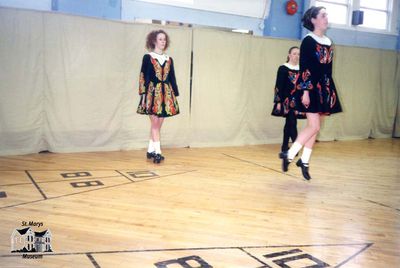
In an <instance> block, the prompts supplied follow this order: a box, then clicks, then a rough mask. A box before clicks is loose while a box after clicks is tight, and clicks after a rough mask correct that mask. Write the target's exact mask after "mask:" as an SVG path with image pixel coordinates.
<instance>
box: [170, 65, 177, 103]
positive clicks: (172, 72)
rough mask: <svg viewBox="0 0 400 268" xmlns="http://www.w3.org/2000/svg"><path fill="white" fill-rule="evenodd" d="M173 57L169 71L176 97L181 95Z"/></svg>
mask: <svg viewBox="0 0 400 268" xmlns="http://www.w3.org/2000/svg"><path fill="white" fill-rule="evenodd" d="M170 59H171V70H170V71H169V74H170V82H171V86H172V90H173V91H174V94H175V96H176V97H178V96H179V90H178V85H177V84H176V77H175V69H174V61H173V60H172V58H170Z"/></svg>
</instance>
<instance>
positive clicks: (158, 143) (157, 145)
mask: <svg viewBox="0 0 400 268" xmlns="http://www.w3.org/2000/svg"><path fill="white" fill-rule="evenodd" d="M153 144H154V150H155V151H156V154H161V144H160V142H159V141H155V142H153Z"/></svg>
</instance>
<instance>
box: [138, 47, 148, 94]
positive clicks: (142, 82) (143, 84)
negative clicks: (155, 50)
mask: <svg viewBox="0 0 400 268" xmlns="http://www.w3.org/2000/svg"><path fill="white" fill-rule="evenodd" d="M150 71H151V62H150V55H149V54H145V55H144V56H143V60H142V67H141V68H140V76H139V95H142V94H144V93H146V92H147V87H148V85H149V83H150Z"/></svg>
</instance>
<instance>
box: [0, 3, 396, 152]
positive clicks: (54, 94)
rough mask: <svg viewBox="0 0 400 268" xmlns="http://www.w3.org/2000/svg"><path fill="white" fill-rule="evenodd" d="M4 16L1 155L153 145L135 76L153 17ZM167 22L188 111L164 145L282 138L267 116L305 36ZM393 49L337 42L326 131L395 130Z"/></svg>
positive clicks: (357, 134)
mask: <svg viewBox="0 0 400 268" xmlns="http://www.w3.org/2000/svg"><path fill="white" fill-rule="evenodd" d="M0 25H2V26H1V27H0V40H2V42H0V61H1V63H2V64H1V65H0V96H1V98H0V154H1V155H12V154H27V153H36V152H39V151H42V150H50V151H53V152H79V151H105V150H129V149H136V148H143V147H146V146H147V141H148V137H149V122H148V121H149V120H148V118H147V117H145V116H141V115H138V114H136V108H137V104H138V101H139V96H138V94H137V85H138V76H139V70H140V64H141V60H142V57H143V54H144V53H145V52H146V51H145V49H144V44H145V36H146V34H147V33H148V32H149V31H151V30H152V29H155V28H154V26H151V25H141V24H133V23H124V22H113V21H106V20H100V19H93V18H83V17H79V16H72V15H62V14H55V13H48V12H41V11H26V10H19V9H9V8H0ZM164 28H165V30H166V31H167V32H168V33H169V35H170V37H171V40H172V43H171V47H170V49H169V50H168V53H169V55H170V56H172V57H173V58H174V61H175V68H176V74H177V81H178V85H179V90H180V93H181V95H180V96H179V98H178V100H179V104H180V108H181V114H180V115H178V116H176V117H173V118H167V119H166V121H165V124H164V126H163V129H162V141H163V146H164V147H184V146H194V147H195V146H198V147H201V146H225V145H245V144H264V143H279V142H280V141H281V135H282V127H283V120H281V119H280V118H273V117H271V116H270V112H271V109H272V99H273V88H274V84H275V77H276V71H277V68H278V66H279V65H280V64H282V63H283V62H284V60H285V56H286V53H287V50H288V48H289V47H290V46H292V45H296V44H297V45H298V44H299V42H297V41H290V40H280V39H268V38H262V37H255V36H249V35H242V34H234V33H228V32H221V31H217V30H210V29H197V28H196V29H192V28H182V27H164ZM192 50H193V80H192V92H190V62H191V51H192ZM398 58H399V57H398V53H397V52H396V51H388V50H380V49H368V48H354V47H343V46H336V55H335V65H334V78H335V81H336V84H337V87H338V91H339V94H340V98H341V102H342V105H343V108H344V112H343V113H341V114H338V115H335V116H332V117H330V118H328V119H327V120H326V123H325V124H324V126H323V129H322V131H321V135H320V137H319V139H320V140H334V139H338V140H345V139H363V138H367V137H369V136H371V137H391V136H392V132H393V125H394V123H395V115H396V109H397V103H398V99H399V96H398V95H399V94H398V93H399V92H398V81H399V79H398V77H399V72H398V69H397V63H398V60H399V59H398ZM397 114H399V113H398V112H397ZM300 125H301V124H300ZM396 129H397V130H398V125H397V128H396ZM399 134H400V133H399V131H397V135H399Z"/></svg>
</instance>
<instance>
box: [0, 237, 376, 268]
mask: <svg viewBox="0 0 400 268" xmlns="http://www.w3.org/2000/svg"><path fill="white" fill-rule="evenodd" d="M372 245H373V243H349V244H316V245H307V244H305V245H277V246H265V245H264V246H244V247H240V246H231V247H193V248H160V249H130V250H129V249H128V250H109V251H88V252H63V253H46V254H39V255H43V256H66V255H87V254H90V255H95V254H118V253H142V252H165V251H184V250H186V251H187V250H227V249H239V250H242V251H243V250H246V249H257V248H258V249H259V248H288V247H337V246H364V247H363V248H362V249H361V250H359V251H358V252H357V253H355V254H353V255H352V256H350V258H348V259H346V260H345V261H343V262H342V263H340V264H339V266H336V267H340V266H342V265H343V264H345V263H346V262H348V261H349V260H350V259H351V258H354V257H355V256H356V255H358V254H360V253H361V252H363V251H365V250H366V249H368V248H369V247H371V246H372ZM23 254H25V253H15V254H5V255H0V257H1V258H6V257H18V256H22V255H23ZM34 254H37V253H34ZM261 263H262V262H261Z"/></svg>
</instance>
